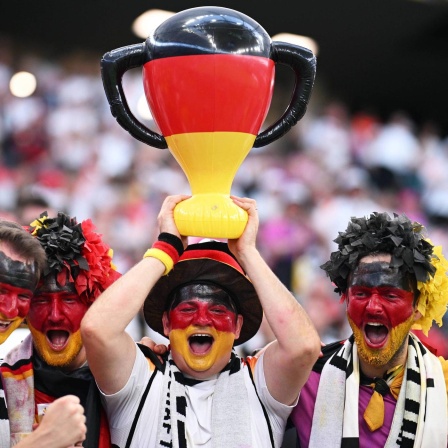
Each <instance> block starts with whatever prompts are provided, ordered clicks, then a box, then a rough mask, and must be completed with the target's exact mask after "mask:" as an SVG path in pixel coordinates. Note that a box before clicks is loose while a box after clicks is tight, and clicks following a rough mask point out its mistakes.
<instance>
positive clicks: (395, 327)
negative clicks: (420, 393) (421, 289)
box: [346, 254, 420, 368]
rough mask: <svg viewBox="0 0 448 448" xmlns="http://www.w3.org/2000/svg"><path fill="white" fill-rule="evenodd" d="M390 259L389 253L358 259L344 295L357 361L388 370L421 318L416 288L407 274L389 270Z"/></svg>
mask: <svg viewBox="0 0 448 448" xmlns="http://www.w3.org/2000/svg"><path fill="white" fill-rule="evenodd" d="M390 260H391V256H390V255H388V254H378V255H371V256H367V257H364V258H363V259H361V261H360V263H359V265H358V266H357V268H356V269H355V271H354V272H353V273H352V274H351V276H350V279H349V288H348V291H347V293H346V299H347V316H348V320H349V323H350V326H351V327H352V330H353V334H354V336H355V341H356V344H357V346H358V352H359V357H360V360H362V361H364V362H365V363H367V364H368V365H371V366H376V367H387V368H391V367H393V366H394V365H396V364H399V363H400V362H399V361H400V359H401V358H402V357H403V356H406V348H407V336H408V333H409V331H410V329H411V327H412V324H413V323H414V321H415V320H416V319H418V318H419V317H420V316H419V314H420V313H418V312H417V311H416V308H415V307H414V297H415V294H414V291H415V290H416V288H415V285H413V283H412V281H411V279H410V277H409V275H407V274H405V273H403V272H402V271H400V270H399V269H397V268H390V267H389V263H390Z"/></svg>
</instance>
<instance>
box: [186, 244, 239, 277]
mask: <svg viewBox="0 0 448 448" xmlns="http://www.w3.org/2000/svg"><path fill="white" fill-rule="evenodd" d="M203 258H209V259H211V260H215V261H218V262H220V263H225V264H227V265H229V266H231V267H232V268H234V269H236V270H237V271H238V272H240V273H241V274H242V275H244V272H243V269H242V268H241V266H240V265H239V264H238V262H237V261H236V260H235V258H233V257H232V256H231V255H229V254H226V253H225V252H221V251H219V250H213V249H193V250H186V251H185V252H184V253H183V254H182V256H181V257H180V260H179V261H187V260H200V259H203Z"/></svg>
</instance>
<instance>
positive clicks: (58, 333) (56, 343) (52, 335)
mask: <svg viewBox="0 0 448 448" xmlns="http://www.w3.org/2000/svg"><path fill="white" fill-rule="evenodd" d="M46 336H47V341H48V344H49V345H50V347H51V348H52V349H53V350H54V351H56V352H59V351H61V350H63V349H64V348H65V347H66V345H67V343H68V338H69V336H70V333H69V332H68V331H65V330H48V331H47V333H46Z"/></svg>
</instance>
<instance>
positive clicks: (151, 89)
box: [143, 54, 275, 137]
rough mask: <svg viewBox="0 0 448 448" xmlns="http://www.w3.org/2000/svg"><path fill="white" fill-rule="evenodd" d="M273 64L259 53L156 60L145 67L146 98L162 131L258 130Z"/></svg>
mask: <svg viewBox="0 0 448 448" xmlns="http://www.w3.org/2000/svg"><path fill="white" fill-rule="evenodd" d="M274 72H275V66H274V62H273V61H272V60H271V59H268V58H263V57H258V56H244V55H229V54H216V55H213V54H209V55H195V56H176V57H170V58H163V59H156V60H153V61H150V62H148V63H146V64H145V65H144V67H143V79H144V87H145V92H146V97H147V99H148V102H149V106H150V109H151V111H152V114H153V117H154V119H155V121H156V123H157V125H158V126H159V128H160V130H161V131H162V134H163V135H164V136H166V137H169V136H171V135H174V134H185V133H190V132H244V133H249V134H252V135H257V134H258V132H259V130H260V128H261V125H262V124H263V121H264V119H265V118H266V115H267V113H268V110H269V106H270V103H271V98H272V92H273V88H274Z"/></svg>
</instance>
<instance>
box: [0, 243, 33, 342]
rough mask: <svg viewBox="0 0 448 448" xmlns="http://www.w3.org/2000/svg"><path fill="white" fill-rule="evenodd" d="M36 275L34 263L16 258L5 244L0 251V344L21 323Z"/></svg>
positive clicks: (26, 311) (26, 310)
mask: <svg viewBox="0 0 448 448" xmlns="http://www.w3.org/2000/svg"><path fill="white" fill-rule="evenodd" d="M37 281H38V274H37V272H36V267H35V265H34V263H27V262H25V261H24V260H23V259H21V258H20V257H17V256H16V255H15V253H14V252H13V251H11V250H10V248H9V247H8V246H7V245H6V244H2V247H1V251H0V344H2V343H3V342H5V341H6V339H8V337H9V335H10V334H11V333H12V332H13V331H14V330H15V329H16V328H17V327H19V325H20V324H21V323H22V322H23V320H24V319H25V316H26V315H27V314H28V310H29V308H30V302H31V297H32V296H33V292H34V288H35V287H36V285H37Z"/></svg>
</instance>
